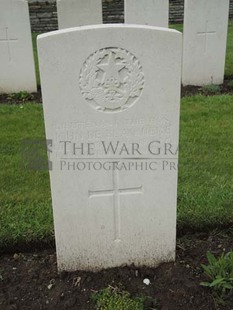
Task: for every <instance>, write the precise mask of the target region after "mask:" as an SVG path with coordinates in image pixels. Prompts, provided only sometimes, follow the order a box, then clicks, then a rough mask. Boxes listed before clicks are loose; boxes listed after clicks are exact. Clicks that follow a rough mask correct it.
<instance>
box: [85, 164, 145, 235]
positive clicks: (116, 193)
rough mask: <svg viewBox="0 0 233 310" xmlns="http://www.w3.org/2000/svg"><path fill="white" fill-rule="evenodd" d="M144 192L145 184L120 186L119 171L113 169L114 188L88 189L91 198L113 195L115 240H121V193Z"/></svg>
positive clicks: (133, 193) (134, 193)
mask: <svg viewBox="0 0 233 310" xmlns="http://www.w3.org/2000/svg"><path fill="white" fill-rule="evenodd" d="M137 194H143V186H142V185H141V186H138V187H127V188H121V187H120V186H119V176H118V171H116V170H113V184H112V188H110V189H104V190H95V191H88V196H89V198H98V197H108V196H112V197H113V209H114V234H115V236H114V241H121V205H120V196H121V195H137Z"/></svg>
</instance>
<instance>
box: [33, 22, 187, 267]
mask: <svg viewBox="0 0 233 310" xmlns="http://www.w3.org/2000/svg"><path fill="white" fill-rule="evenodd" d="M38 49H39V60H40V72H41V82H42V93H43V107H44V114H45V125H46V136H47V139H49V140H50V139H52V141H53V152H52V154H50V160H52V163H53V169H52V171H50V176H51V188H52V199H53V208H54V223H55V235H56V246H57V259H58V268H59V270H75V269H86V270H98V269H101V268H108V267H114V266H120V265H123V264H132V263H134V264H135V265H137V266H140V265H147V266H156V265H157V264H158V263H161V262H164V261H172V260H174V258H175V247H176V200H177V162H178V159H177V146H178V135H179V134H178V133H179V108H180V84H181V54H182V36H181V34H180V33H179V32H177V31H174V30H168V29H167V30H166V29H162V28H161V29H158V28H153V27H147V26H132V25H118V26H117V25H109V26H104V25H99V26H88V27H80V28H74V29H68V30H67V31H65V30H63V31H62V32H60V31H58V32H55V33H52V34H44V35H41V36H39V38H38ZM110 143H112V144H110ZM110 145H112V147H113V149H112V148H111V146H110ZM115 148H116V150H114V149H115ZM114 167H115V169H114ZM116 167H117V168H116Z"/></svg>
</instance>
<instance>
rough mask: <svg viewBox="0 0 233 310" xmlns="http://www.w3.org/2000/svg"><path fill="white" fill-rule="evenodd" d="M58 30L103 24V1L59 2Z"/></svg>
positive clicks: (66, 0) (79, 0)
mask: <svg viewBox="0 0 233 310" xmlns="http://www.w3.org/2000/svg"><path fill="white" fill-rule="evenodd" d="M57 15H58V28H59V29H64V28H71V27H77V26H83V25H92V24H102V23H103V18H102V0H57Z"/></svg>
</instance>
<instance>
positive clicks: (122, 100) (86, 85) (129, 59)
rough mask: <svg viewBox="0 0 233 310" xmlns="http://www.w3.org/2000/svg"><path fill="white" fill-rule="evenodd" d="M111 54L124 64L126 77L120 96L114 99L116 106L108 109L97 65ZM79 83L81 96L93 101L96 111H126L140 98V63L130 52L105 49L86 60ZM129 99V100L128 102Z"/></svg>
mask: <svg viewBox="0 0 233 310" xmlns="http://www.w3.org/2000/svg"><path fill="white" fill-rule="evenodd" d="M111 52H112V53H114V55H115V58H116V59H118V60H120V62H121V64H124V68H125V69H126V76H125V77H124V80H123V85H122V94H121V95H120V96H119V98H116V103H115V105H116V106H114V107H110V108H109V106H108V102H107V101H108V100H107V98H106V96H105V94H104V92H103V91H102V85H101V81H100V79H99V77H98V75H99V71H100V69H99V68H98V65H100V64H101V62H102V61H103V59H104V58H105V57H106V56H108V55H109V54H110V53H111ZM79 82H80V89H81V93H82V95H83V96H84V98H85V99H86V100H87V101H89V102H90V101H94V107H95V108H96V109H97V110H101V111H106V112H116V111H119V110H121V111H122V110H125V109H127V108H128V107H129V106H131V105H132V104H133V103H134V102H135V100H136V99H137V97H139V96H140V94H141V92H142V89H143V86H144V74H143V72H142V66H141V65H140V62H139V61H138V59H137V58H136V57H135V56H134V55H132V54H131V53H130V52H128V51H126V50H124V49H122V48H105V49H101V50H99V51H97V52H95V53H94V54H92V55H91V56H90V57H89V58H88V59H87V60H86V62H85V63H84V65H83V67H82V69H81V73H80V80H79ZM130 98H131V100H129V99H130ZM132 98H133V100H132Z"/></svg>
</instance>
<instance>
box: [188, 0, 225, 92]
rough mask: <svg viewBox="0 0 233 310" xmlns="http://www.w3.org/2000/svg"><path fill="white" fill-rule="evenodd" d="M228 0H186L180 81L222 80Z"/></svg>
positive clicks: (189, 83) (209, 82)
mask: <svg viewBox="0 0 233 310" xmlns="http://www.w3.org/2000/svg"><path fill="white" fill-rule="evenodd" d="M228 13H229V0H186V1H185V19H184V44H183V66H182V68H183V70H182V82H183V84H184V85H200V86H201V85H208V84H222V83H223V79H224V69H225V57H226V42H227V29H228V27H227V26H228Z"/></svg>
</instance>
